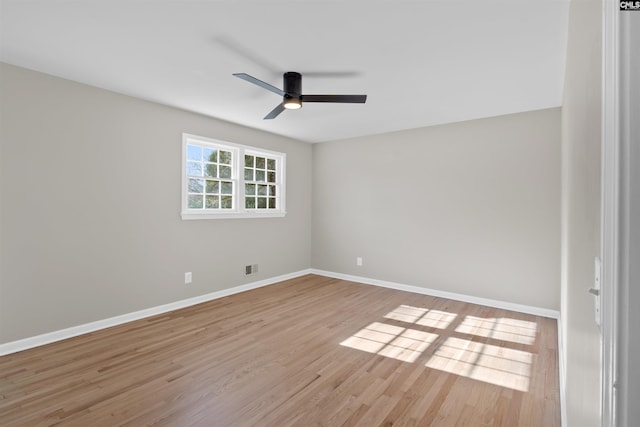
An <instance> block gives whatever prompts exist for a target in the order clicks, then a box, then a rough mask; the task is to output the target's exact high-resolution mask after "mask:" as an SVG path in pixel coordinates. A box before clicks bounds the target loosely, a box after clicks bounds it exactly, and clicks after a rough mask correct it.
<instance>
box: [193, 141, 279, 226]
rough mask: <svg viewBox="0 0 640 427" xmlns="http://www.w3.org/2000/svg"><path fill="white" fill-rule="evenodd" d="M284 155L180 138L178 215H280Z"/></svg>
mask: <svg viewBox="0 0 640 427" xmlns="http://www.w3.org/2000/svg"><path fill="white" fill-rule="evenodd" d="M285 160H286V155H285V154H284V153H278V152H275V151H268V150H262V149H259V148H254V147H248V146H244V145H239V144H233V143H230V142H226V141H218V140H214V139H209V138H205V137H201V136H195V135H189V134H183V136H182V219H207V218H261V217H279V216H280V217H281V216H284V215H285V214H286V210H285V203H284V201H285V185H284V183H285V180H284V172H285Z"/></svg>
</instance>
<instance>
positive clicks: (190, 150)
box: [187, 144, 202, 160]
mask: <svg viewBox="0 0 640 427" xmlns="http://www.w3.org/2000/svg"><path fill="white" fill-rule="evenodd" d="M187 160H202V147H198V146H197V145H189V144H187Z"/></svg>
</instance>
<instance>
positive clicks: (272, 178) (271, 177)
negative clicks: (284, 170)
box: [267, 172, 276, 182]
mask: <svg viewBox="0 0 640 427" xmlns="http://www.w3.org/2000/svg"><path fill="white" fill-rule="evenodd" d="M267 181H269V182H276V173H275V172H267Z"/></svg>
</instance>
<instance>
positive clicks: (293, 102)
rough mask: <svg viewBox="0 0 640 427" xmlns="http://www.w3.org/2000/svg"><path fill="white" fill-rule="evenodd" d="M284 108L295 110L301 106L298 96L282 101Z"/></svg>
mask: <svg viewBox="0 0 640 427" xmlns="http://www.w3.org/2000/svg"><path fill="white" fill-rule="evenodd" d="M283 105H284V108H286V109H287V110H297V109H299V108H302V102H300V100H299V99H298V98H288V99H285V100H284V102H283Z"/></svg>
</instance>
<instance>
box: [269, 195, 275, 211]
mask: <svg viewBox="0 0 640 427" xmlns="http://www.w3.org/2000/svg"><path fill="white" fill-rule="evenodd" d="M275 208H276V198H275V197H269V209H275Z"/></svg>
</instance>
